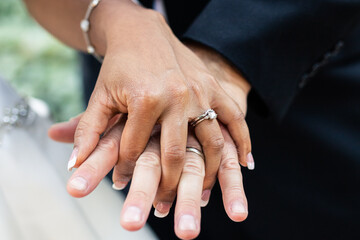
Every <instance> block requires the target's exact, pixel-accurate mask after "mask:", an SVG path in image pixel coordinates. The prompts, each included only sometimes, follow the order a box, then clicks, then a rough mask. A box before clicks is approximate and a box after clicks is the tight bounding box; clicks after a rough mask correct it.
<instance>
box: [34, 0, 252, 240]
mask: <svg viewBox="0 0 360 240" xmlns="http://www.w3.org/2000/svg"><path fill="white" fill-rule="evenodd" d="M36 3H38V4H36ZM27 4H28V7H29V9H30V11H31V12H32V13H33V15H34V16H36V17H37V20H38V21H39V22H40V23H41V24H43V25H44V26H45V27H46V28H47V29H49V31H51V32H53V33H54V35H56V36H57V37H58V38H60V39H61V40H62V41H64V42H66V43H68V44H69V45H71V46H74V47H77V48H81V49H84V47H85V45H84V42H83V39H82V35H81V33H80V29H79V28H78V27H74V26H75V25H77V24H78V23H79V22H80V20H81V17H79V16H80V15H81V14H83V13H84V12H85V9H86V6H87V4H88V1H85V0H82V1H76V2H74V1H71V0H64V1H62V2H61V3H59V2H58V1H49V0H46V1H45V0H36V1H27ZM39 6H41V7H39ZM70 6H71V7H70ZM42 8H46V9H48V10H49V11H43V10H41V11H40V9H42ZM59 9H62V10H64V11H60V10H59ZM67 10H71V11H67ZM65 13H66V16H64V14H65ZM58 19H64V21H58ZM90 22H91V28H90V32H89V34H90V39H91V41H92V43H93V45H94V46H95V49H96V51H97V52H98V53H99V54H101V55H104V56H105V59H104V62H103V65H102V68H101V72H100V75H99V78H98V81H97V84H96V86H95V89H94V92H93V94H92V96H91V99H90V101H89V104H88V108H87V109H86V111H85V112H84V113H83V114H82V115H80V116H78V117H77V118H75V119H73V120H72V121H70V122H68V123H63V124H60V125H57V126H54V127H53V128H52V129H51V130H50V135H51V137H53V138H54V139H56V140H59V141H73V142H74V151H73V154H72V156H71V159H70V161H69V166H68V167H69V169H72V168H73V167H76V168H78V170H77V171H76V172H75V173H74V175H73V177H72V178H71V179H70V182H69V185H68V190H69V192H70V194H72V195H73V196H76V197H81V196H85V195H86V194H88V193H89V192H91V191H92V190H93V189H94V188H95V187H96V185H97V183H98V182H99V181H100V180H101V179H102V178H103V177H104V176H105V175H106V173H107V172H109V171H110V170H111V169H112V168H113V167H114V173H113V181H114V188H116V189H123V188H124V187H125V186H126V185H127V183H128V182H129V181H130V179H131V178H132V186H131V190H130V193H129V196H128V198H127V200H126V203H125V207H124V210H123V213H122V225H123V226H124V227H125V228H127V229H129V230H135V229H138V228H140V227H141V226H142V225H143V224H144V222H145V220H146V216H147V214H148V212H149V210H150V206H151V204H153V205H154V207H155V209H156V211H155V213H156V215H157V216H161V217H164V216H166V215H167V213H168V212H169V209H170V208H171V206H172V203H173V201H174V199H175V197H176V195H177V198H178V201H177V206H176V219H175V221H176V227H175V229H176V232H177V234H178V236H179V237H182V238H191V237H194V236H196V235H197V234H198V232H199V219H200V210H199V206H200V203H201V202H202V205H205V203H206V202H207V201H209V197H210V192H211V189H212V187H213V185H214V183H215V181H216V178H217V177H218V179H219V180H220V183H221V187H222V190H223V194H224V200H225V208H226V210H227V212H228V215H229V216H230V218H232V219H233V220H237V221H238V220H242V219H244V218H245V217H246V212H247V210H246V209H247V204H246V199H245V195H244V192H243V190H242V183H241V173H240V167H239V164H238V162H240V164H241V165H243V166H248V168H249V169H252V168H253V167H254V161H253V158H252V155H251V143H250V137H249V131H248V128H247V125H246V122H245V119H244V116H245V113H246V97H247V94H248V92H249V90H250V86H249V84H248V83H247V82H246V81H245V80H244V79H243V77H242V76H241V75H240V74H239V73H238V72H237V71H236V70H235V69H234V68H233V67H231V65H230V64H229V63H227V62H226V61H225V60H224V59H223V58H222V57H221V56H219V55H217V54H216V53H214V52H212V51H211V50H209V49H206V48H204V47H201V46H199V45H197V44H194V43H188V44H187V46H186V45H184V43H182V42H180V41H179V40H178V39H177V38H176V37H175V36H174V34H173V33H172V31H171V30H170V28H169V27H168V25H167V23H166V21H165V20H164V18H163V17H162V16H161V15H160V14H159V13H156V12H154V11H152V10H147V9H144V8H142V7H139V6H137V5H135V4H133V3H132V2H131V1H118V0H106V1H102V2H101V3H100V4H99V6H98V7H96V9H95V10H94V11H93V13H92V15H91V18H90ZM207 109H214V110H215V112H216V113H217V114H218V120H219V122H221V124H220V123H219V122H218V121H217V119H213V120H204V121H202V122H201V123H199V124H197V125H196V126H195V127H193V128H190V130H189V122H191V121H192V120H193V119H196V118H197V117H198V116H200V115H201V114H203V113H204V112H205V111H206V110H207ZM119 116H120V118H119ZM100 136H103V137H102V138H100ZM186 147H195V148H197V149H199V150H202V151H203V153H204V159H201V157H200V156H198V155H196V154H195V153H193V152H186ZM140 175H141V177H139V176H140ZM189 182H191V184H189ZM194 183H196V184H194ZM139 196H141V197H140V198H139ZM139 199H141V201H140V200H139ZM129 211H130V212H131V211H132V213H131V214H127V213H128V212H129ZM137 213H138V214H137ZM129 216H130V217H129ZM131 216H132V219H131ZM136 216H137V217H136ZM181 216H185V219H188V220H187V221H185V223H184V224H182V221H180V219H183V218H181ZM190 216H192V217H193V218H194V221H192V220H191V217H190ZM192 222H194V224H190V223H192ZM194 226H195V227H194ZM186 229H187V230H186Z"/></svg>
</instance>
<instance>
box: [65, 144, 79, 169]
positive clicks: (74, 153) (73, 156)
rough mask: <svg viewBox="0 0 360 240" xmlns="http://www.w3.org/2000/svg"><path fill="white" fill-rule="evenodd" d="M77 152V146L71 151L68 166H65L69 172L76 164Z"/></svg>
mask: <svg viewBox="0 0 360 240" xmlns="http://www.w3.org/2000/svg"><path fill="white" fill-rule="evenodd" d="M78 153H79V150H78V149H77V148H74V150H73V151H72V153H71V156H70V160H69V162H68V166H67V168H68V171H69V172H70V171H71V170H72V169H73V168H74V166H75V164H76V160H77V157H78Z"/></svg>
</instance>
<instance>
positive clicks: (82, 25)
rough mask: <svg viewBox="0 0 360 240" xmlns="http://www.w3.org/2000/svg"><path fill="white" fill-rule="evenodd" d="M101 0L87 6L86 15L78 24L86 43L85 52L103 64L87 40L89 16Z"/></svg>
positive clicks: (100, 57)
mask: <svg viewBox="0 0 360 240" xmlns="http://www.w3.org/2000/svg"><path fill="white" fill-rule="evenodd" d="M100 1H101V0H92V1H91V2H90V4H89V6H88V9H87V10H86V14H85V17H84V19H83V20H82V21H81V22H80V28H81V30H82V32H83V35H84V38H85V42H86V48H87V52H88V53H89V54H91V55H93V56H94V57H95V58H96V59H97V60H98V61H99V62H101V63H102V62H103V60H104V58H103V57H102V56H100V55H99V54H98V53H97V52H96V51H95V48H94V46H93V45H91V41H90V38H89V34H88V33H89V30H90V21H89V18H90V15H91V13H92V11H93V10H94V8H96V6H97V5H99V3H100Z"/></svg>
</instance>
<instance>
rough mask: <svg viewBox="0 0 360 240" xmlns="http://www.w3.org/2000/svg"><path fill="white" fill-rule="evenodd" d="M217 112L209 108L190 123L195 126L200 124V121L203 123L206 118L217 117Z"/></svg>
mask: <svg viewBox="0 0 360 240" xmlns="http://www.w3.org/2000/svg"><path fill="white" fill-rule="evenodd" d="M216 117H217V114H216V112H215V111H214V110H213V109H211V108H210V109H208V110H206V111H205V113H203V114H201V115H200V116H198V117H197V118H195V119H194V120H192V121H191V122H190V125H191V126H192V127H195V126H196V125H198V124H199V123H201V122H202V121H204V120H213V119H216Z"/></svg>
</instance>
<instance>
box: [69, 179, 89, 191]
mask: <svg viewBox="0 0 360 240" xmlns="http://www.w3.org/2000/svg"><path fill="white" fill-rule="evenodd" d="M70 186H71V187H72V188H74V189H76V190H79V191H85V190H86V189H87V187H88V182H87V181H86V179H85V178H83V177H76V178H74V179H72V180H71V181H70Z"/></svg>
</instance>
